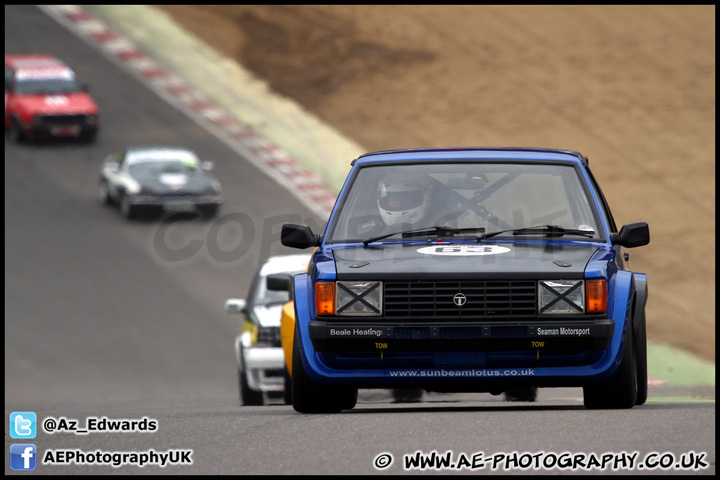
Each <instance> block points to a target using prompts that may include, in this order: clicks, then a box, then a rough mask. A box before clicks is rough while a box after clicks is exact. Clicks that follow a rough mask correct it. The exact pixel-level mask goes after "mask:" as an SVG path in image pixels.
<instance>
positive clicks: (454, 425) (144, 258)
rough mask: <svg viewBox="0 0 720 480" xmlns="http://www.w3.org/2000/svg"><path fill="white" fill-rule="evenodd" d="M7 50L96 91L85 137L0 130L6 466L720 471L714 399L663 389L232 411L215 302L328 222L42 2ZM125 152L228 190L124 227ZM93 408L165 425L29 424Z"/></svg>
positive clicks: (380, 397)
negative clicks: (37, 58)
mask: <svg viewBox="0 0 720 480" xmlns="http://www.w3.org/2000/svg"><path fill="white" fill-rule="evenodd" d="M5 51H6V53H26V52H27V53H29V52H47V53H51V54H53V55H55V56H57V57H59V58H62V59H64V60H65V61H67V62H68V63H69V64H70V65H71V66H73V67H74V68H75V70H76V71H77V72H78V75H79V76H80V78H81V79H82V80H83V81H84V82H86V83H87V84H88V85H89V86H90V92H91V93H92V95H93V96H94V97H95V99H96V100H97V102H98V104H99V106H100V109H101V121H102V130H101V132H100V134H99V136H98V139H97V141H96V142H95V143H92V144H78V143H74V142H50V143H45V144H29V145H25V144H23V145H15V144H13V143H11V142H10V141H9V140H8V139H6V140H5V419H6V429H5V431H6V436H5V465H6V466H5V473H6V474H12V473H15V472H14V471H12V470H11V469H10V462H9V451H10V446H11V444H14V443H30V442H32V443H34V444H35V445H36V446H37V452H38V456H39V457H40V458H38V465H37V469H36V471H35V473H37V474H82V475H85V474H87V475H90V474H117V473H122V474H157V473H163V474H373V473H396V474H397V473H403V471H404V467H403V460H402V457H403V455H409V454H413V453H415V452H422V453H423V454H428V455H429V454H430V453H431V452H433V451H435V452H437V453H439V454H445V453H446V452H451V453H452V455H453V458H455V459H457V458H458V457H460V456H461V455H462V454H465V455H466V456H467V457H468V458H470V459H471V463H472V457H473V456H475V459H476V460H477V459H478V458H479V457H478V456H477V453H478V452H483V455H484V456H485V457H490V456H493V455H496V454H507V456H508V457H510V458H512V454H513V453H516V454H517V455H516V460H517V459H519V457H521V456H522V454H523V453H528V452H530V453H533V454H535V453H538V452H543V455H544V456H543V457H542V458H549V459H550V460H549V462H550V463H548V464H547V465H554V466H555V467H558V466H559V464H558V463H554V464H553V463H552V462H551V461H552V460H553V457H552V455H551V454H553V452H554V453H555V454H557V455H558V456H559V455H560V454H561V453H563V452H570V453H572V454H574V455H579V456H581V457H583V456H584V457H583V458H585V459H588V458H590V455H591V454H594V455H597V456H598V457H602V455H603V454H606V453H608V452H610V453H611V454H614V455H615V458H620V460H621V463H620V464H619V467H620V468H619V469H617V470H612V464H607V463H606V465H607V466H608V469H607V470H606V471H605V473H618V474H620V473H628V470H627V469H626V470H623V468H625V467H627V466H628V465H630V463H629V461H630V458H631V457H632V455H633V454H634V452H638V456H637V458H636V462H640V461H641V460H643V459H645V458H647V459H648V460H651V459H655V458H656V459H658V460H660V457H661V456H662V455H663V454H665V455H666V458H665V460H667V459H668V458H670V457H672V458H673V459H674V460H677V461H681V459H684V460H687V461H690V460H701V462H700V464H701V465H702V464H703V463H704V464H706V465H707V466H706V468H703V469H701V470H683V469H681V468H671V469H669V470H663V469H660V468H658V469H655V470H649V469H647V468H640V467H637V465H638V464H637V463H635V466H636V467H637V468H635V469H632V473H651V474H655V473H663V474H664V473H673V474H684V473H702V474H714V473H715V429H714V424H715V422H714V419H715V404H714V402H688V401H673V400H671V399H668V400H667V401H649V402H648V403H647V404H646V405H644V406H642V407H638V408H635V409H632V410H627V411H587V410H585V409H584V407H583V406H582V400H581V391H579V390H573V389H567V390H566V389H562V390H560V389H559V390H557V391H541V392H540V397H539V401H538V402H537V403H535V404H522V403H521V404H509V403H505V402H503V401H502V400H501V399H500V398H499V397H493V396H491V395H485V394H475V395H470V394H464V395H428V396H427V397H426V401H425V402H423V403H414V404H394V403H391V400H390V397H389V396H387V395H385V394H384V392H381V391H372V392H365V394H364V395H362V396H361V399H360V401H359V403H358V406H357V407H356V408H355V409H354V410H352V411H350V412H347V413H343V414H339V415H300V414H297V413H295V412H294V411H293V409H292V407H290V406H285V405H280V404H277V405H270V406H265V407H240V406H239V403H238V392H237V380H236V368H235V363H234V362H235V360H234V352H233V346H232V345H233V339H234V337H235V335H236V333H237V330H238V324H237V318H236V317H229V316H227V315H226V314H225V313H224V312H223V304H224V301H225V299H226V298H228V297H232V296H244V295H245V293H246V292H247V289H248V287H249V282H250V280H251V278H252V275H253V274H254V271H255V269H256V268H257V267H258V266H259V265H260V263H261V261H262V260H263V259H265V258H267V257H268V256H270V255H276V254H281V253H295V252H297V251H294V250H290V249H286V248H285V247H282V246H281V245H280V242H279V229H280V226H281V224H282V223H283V222H285V221H296V222H300V221H301V222H305V223H314V224H316V225H320V226H322V225H324V219H321V218H318V217H317V216H316V215H315V214H314V213H313V212H312V210H311V209H309V208H306V207H304V206H303V205H301V204H300V203H299V202H298V201H297V198H296V197H295V196H293V195H291V194H290V193H288V192H286V191H285V190H283V188H282V187H280V185H279V184H278V183H277V182H276V181H275V180H273V178H271V176H270V175H268V174H267V173H265V172H263V171H260V170H258V168H257V167H255V166H253V164H251V163H250V162H248V161H247V160H246V159H244V158H242V157H241V156H239V155H238V153H237V152H236V151H234V150H233V149H231V148H229V147H228V146H227V145H225V144H224V143H222V142H221V141H220V140H218V139H217V138H216V137H215V136H213V135H210V134H209V133H208V132H207V131H205V130H204V129H203V128H202V127H201V126H199V125H198V124H197V123H196V122H195V121H193V120H192V119H190V118H189V117H187V116H186V115H185V114H183V113H182V112H180V111H178V110H177V109H176V108H175V107H173V106H171V105H169V104H168V103H166V102H165V101H164V100H162V99H161V98H160V97H158V96H157V95H156V94H154V93H153V92H152V91H151V90H149V89H148V88H147V86H145V85H143V84H142V83H140V82H139V81H138V80H137V79H136V78H134V77H132V76H131V75H129V74H128V73H126V72H125V71H123V70H121V69H119V68H118V67H117V66H116V65H115V64H113V63H111V62H109V61H108V60H107V59H106V58H105V57H103V56H102V55H100V54H99V53H98V52H97V51H96V50H95V49H93V48H91V47H90V46H89V45H87V44H85V43H83V42H82V41H81V40H80V39H79V38H78V37H76V36H74V35H73V34H71V33H70V32H68V31H67V30H66V29H65V28H63V27H62V26H60V25H58V24H57V23H56V22H55V21H53V20H52V19H50V18H49V17H47V16H46V15H45V14H43V13H42V12H41V11H40V10H39V9H37V8H36V7H34V6H7V5H6V6H5ZM128 144H173V145H175V144H180V145H183V146H187V147H190V148H193V149H194V150H196V151H197V152H198V153H199V154H200V156H201V157H203V158H205V159H209V160H213V161H214V162H215V168H216V170H215V173H216V174H217V176H218V178H219V179H220V181H221V182H222V184H223V187H224V195H225V204H224V207H223V210H222V212H221V215H220V216H219V217H218V218H217V219H214V220H210V221H207V220H200V219H193V218H181V219H167V220H162V219H161V220H156V221H127V220H125V219H123V218H122V217H121V216H120V214H119V212H118V211H117V210H114V209H111V208H106V207H103V206H102V205H101V204H100V202H99V201H98V198H97V196H98V174H99V168H100V163H101V161H102V159H103V158H104V156H105V155H107V154H108V153H111V152H113V151H115V150H117V149H119V148H121V147H123V146H125V145H128ZM652 394H653V391H652V390H651V396H652ZM681 395H683V396H686V395H687V392H682V393H681ZM30 411H31V412H35V413H36V414H37V420H38V424H37V428H38V432H39V433H38V434H37V437H36V438H35V439H33V440H31V441H29V442H24V441H20V440H16V439H14V438H11V436H10V435H9V434H8V432H10V427H9V417H10V414H11V412H30ZM94 417H97V418H103V417H107V419H110V420H113V419H114V420H118V419H127V420H141V419H143V418H144V417H146V419H150V420H154V421H156V424H157V428H156V429H155V430H154V431H133V432H124V433H123V432H107V431H105V432H92V433H88V434H85V435H78V434H75V433H72V432H57V433H54V434H48V433H46V432H45V431H43V429H42V427H41V424H42V423H44V421H45V420H47V419H48V418H51V419H55V420H63V419H65V420H67V425H70V424H71V421H72V420H77V421H78V426H84V425H86V424H87V421H88V419H90V418H94ZM173 449H176V450H180V451H183V452H185V454H186V456H185V457H182V456H181V457H180V458H191V459H192V464H190V465H188V464H183V465H174V466H165V467H160V466H157V465H147V466H145V467H138V466H135V465H124V466H120V467H113V466H112V465H108V464H107V463H105V464H95V465H88V464H82V461H77V462H76V463H74V464H70V465H49V464H47V462H45V463H44V464H41V460H42V459H47V458H48V457H47V455H48V452H50V453H51V454H53V456H54V457H57V456H58V455H57V454H58V452H60V451H61V450H73V451H82V452H86V453H87V452H96V453H97V452H101V453H104V452H130V451H133V452H147V451H150V450H153V451H155V452H167V451H170V450H173ZM189 451H191V454H190V455H187V453H188V452H189ZM653 452H655V453H657V454H658V455H656V457H647V455H648V454H653ZM683 455H684V457H683ZM95 457H99V458H114V457H112V455H109V456H105V457H103V455H102V454H98V455H95ZM391 457H392V458H393V461H392V462H390V458H391ZM88 458H91V457H89V456H87V455H86V457H85V460H88ZM498 458H499V457H498ZM529 458H530V457H527V456H526V457H523V459H524V460H519V461H518V462H515V463H513V461H514V460H511V461H510V463H500V464H499V466H498V468H499V469H500V470H512V471H514V472H515V473H523V472H525V473H558V472H559V471H561V470H558V469H551V468H539V469H538V470H534V469H532V467H530V470H523V468H524V467H525V466H527V465H525V464H524V463H523V462H524V461H529ZM623 462H625V463H623ZM459 465H461V463H456V467H457V468H456V469H454V470H453V469H451V470H447V471H446V472H453V471H456V470H457V471H459V472H461V473H492V470H491V468H490V466H489V464H488V465H486V466H485V467H480V464H479V463H478V464H477V465H476V469H475V470H472V469H470V468H466V469H464V470H460V469H459ZM504 467H505V468H504ZM429 470H431V471H433V470H432V469H429ZM562 473H601V472H600V471H599V470H598V469H594V470H586V471H583V470H580V471H579V472H578V471H577V470H576V471H572V470H564V471H562Z"/></svg>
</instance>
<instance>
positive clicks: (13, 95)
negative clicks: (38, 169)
mask: <svg viewBox="0 0 720 480" xmlns="http://www.w3.org/2000/svg"><path fill="white" fill-rule="evenodd" d="M87 90H88V89H87V86H85V85H83V84H82V83H80V82H79V81H78V79H77V76H76V75H75V72H74V71H73V70H72V69H71V68H70V67H69V66H68V65H66V64H65V63H63V62H62V61H60V60H58V59H56V58H54V57H52V56H50V55H40V54H32V55H5V130H6V132H7V133H8V134H9V135H10V137H11V138H12V139H13V140H15V141H17V142H22V141H24V140H37V139H42V138H55V137H71V138H72V137H75V138H84V139H87V140H92V139H94V138H95V135H96V134H97V132H98V129H99V127H100V117H99V109H98V106H97V104H96V103H95V101H94V100H93V99H92V97H91V96H90V95H89V94H88V91H87Z"/></svg>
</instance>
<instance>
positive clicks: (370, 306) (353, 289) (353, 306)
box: [315, 281, 383, 316]
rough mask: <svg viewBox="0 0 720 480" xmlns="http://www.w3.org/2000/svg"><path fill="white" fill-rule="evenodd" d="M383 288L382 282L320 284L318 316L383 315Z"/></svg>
mask: <svg viewBox="0 0 720 480" xmlns="http://www.w3.org/2000/svg"><path fill="white" fill-rule="evenodd" d="M382 287H383V285H382V282H368V281H351V282H348V281H342V282H318V283H316V284H315V310H316V311H317V314H318V315H339V316H353V315H354V316H378V315H382Z"/></svg>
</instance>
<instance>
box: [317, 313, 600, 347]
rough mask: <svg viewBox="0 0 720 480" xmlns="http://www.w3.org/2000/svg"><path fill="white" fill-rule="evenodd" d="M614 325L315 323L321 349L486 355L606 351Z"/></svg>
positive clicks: (584, 322)
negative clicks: (586, 350) (522, 351)
mask: <svg viewBox="0 0 720 480" xmlns="http://www.w3.org/2000/svg"><path fill="white" fill-rule="evenodd" d="M613 326H614V322H613V321H612V320H609V319H607V318H602V319H595V320H574V321H552V320H542V321H513V322H507V321H503V322H454V323H453V322H443V323H428V322H402V323H397V322H393V323H388V322H383V323H369V322H342V323H340V322H334V321H333V322H328V321H321V320H313V321H311V322H310V325H309V327H310V328H309V331H310V339H311V340H312V342H313V346H314V347H315V350H317V351H344V352H347V351H376V350H378V349H379V348H382V349H385V350H391V351H394V352H399V351H406V352H412V351H432V352H440V351H487V350H495V351H498V350H537V349H538V348H544V349H570V350H577V349H596V350H598V349H605V348H607V347H608V345H609V343H610V339H611V338H612V334H613Z"/></svg>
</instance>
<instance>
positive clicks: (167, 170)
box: [128, 160, 199, 175]
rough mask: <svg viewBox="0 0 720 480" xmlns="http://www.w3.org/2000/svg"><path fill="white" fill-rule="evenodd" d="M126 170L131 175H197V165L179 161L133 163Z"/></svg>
mask: <svg viewBox="0 0 720 480" xmlns="http://www.w3.org/2000/svg"><path fill="white" fill-rule="evenodd" d="M128 170H129V172H130V174H131V175H143V174H150V175H162V174H171V173H180V174H185V175H194V174H197V173H199V168H198V166H197V165H195V164H189V163H187V162H183V161H181V160H154V161H153V160H147V161H139V162H133V163H131V164H130V165H129V167H128Z"/></svg>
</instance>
